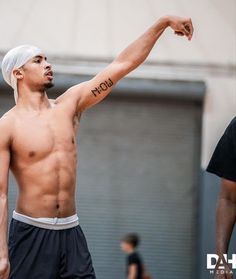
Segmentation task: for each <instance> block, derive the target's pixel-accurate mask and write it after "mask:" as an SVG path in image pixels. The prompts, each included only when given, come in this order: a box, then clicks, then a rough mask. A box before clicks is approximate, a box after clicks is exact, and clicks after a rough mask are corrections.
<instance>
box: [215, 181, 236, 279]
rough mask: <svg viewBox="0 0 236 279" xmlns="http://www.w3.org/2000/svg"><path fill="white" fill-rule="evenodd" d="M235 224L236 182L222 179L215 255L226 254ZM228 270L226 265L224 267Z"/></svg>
mask: <svg viewBox="0 0 236 279" xmlns="http://www.w3.org/2000/svg"><path fill="white" fill-rule="evenodd" d="M235 222H236V182H233V181H230V180H227V179H222V185H221V190H220V194H219V198H218V202H217V210H216V253H217V254H218V255H219V256H220V257H222V256H223V254H227V252H228V247H229V243H230V238H231V235H232V232H233V229H234V225H235ZM225 267H226V269H228V266H227V264H226V265H225ZM215 278H217V279H218V278H222V279H223V278H225V279H226V278H227V279H228V278H232V277H231V275H220V274H219V275H216V276H215Z"/></svg>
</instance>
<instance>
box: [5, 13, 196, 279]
mask: <svg viewBox="0 0 236 279" xmlns="http://www.w3.org/2000/svg"><path fill="white" fill-rule="evenodd" d="M167 27H171V28H172V29H173V30H174V32H175V34H177V35H180V36H186V37H187V38H188V39H189V40H191V38H192V34H193V27H192V23H191V19H190V18H180V17H176V16H164V17H162V18H160V19H159V20H158V21H157V22H155V23H154V24H153V25H152V26H151V27H150V28H149V29H148V30H147V31H146V32H145V33H144V34H143V35H142V36H140V37H139V38H138V39H137V40H135V41H134V42H133V43H132V44H130V45H129V46H128V47H127V48H126V49H125V50H124V51H122V52H121V53H120V55H119V56H118V57H117V58H116V59H115V60H114V61H113V62H112V63H111V64H110V65H108V66H107V67H106V68H105V69H104V70H103V71H101V72H100V73H98V74H97V75H96V76H95V77H94V78H93V79H91V80H89V81H87V82H83V83H81V84H79V85H76V86H73V87H71V88H69V89H68V90H67V91H66V92H65V93H63V94H62V95H60V96H59V97H58V98H56V99H55V100H52V99H48V96H47V93H46V91H45V90H46V89H47V88H50V87H51V86H52V85H53V72H52V68H51V65H50V64H49V63H48V61H47V58H46V56H45V55H44V54H43V53H42V52H40V50H38V49H37V48H36V47H32V46H20V47H18V48H17V49H13V50H11V51H10V53H8V54H7V56H5V58H4V60H3V65H2V70H3V76H4V78H5V80H6V81H7V82H8V83H9V84H10V85H11V86H12V87H13V88H14V92H15V93H14V96H15V100H16V102H17V103H16V106H14V107H13V108H12V109H11V110H9V111H8V112H7V113H5V114H4V115H3V117H2V118H1V119H0V135H1V137H0V279H7V278H10V279H13V278H14V279H34V278H43V279H58V278H84V279H85V278H87V279H92V278H95V273H94V269H93V266H92V261H91V256H90V253H89V251H88V248H87V245H86V240H85V237H84V235H83V233H82V231H81V228H80V226H79V225H78V216H77V214H76V203H75V185H76V162H77V156H76V154H77V152H76V132H77V131H78V128H79V119H80V116H81V113H82V112H83V111H85V110H86V109H88V108H89V107H91V106H93V105H95V104H97V103H99V102H100V101H101V100H102V99H104V98H105V97H106V96H107V95H108V94H109V93H110V92H111V90H112V88H113V87H114V85H115V84H116V83H117V82H118V81H119V80H120V79H121V78H123V77H124V76H125V75H127V74H128V73H129V72H131V71H132V70H134V69H135V68H136V67H138V66H139V65H140V64H141V63H142V62H143V61H144V60H145V59H146V58H147V56H148V54H149V53H150V51H151V49H152V48H153V46H154V45H155V43H156V41H157V40H158V38H159V37H160V36H161V34H162V33H163V32H164V30H165V29H166V28H167ZM21 60H22V61H23V62H21V63H20V62H19V61H21ZM24 60H26V61H24ZM21 64H22V65H21ZM9 168H10V169H11V171H12V173H13V174H14V176H15V178H16V181H17V184H18V187H19V195H18V198H17V204H16V209H15V211H14V212H13V216H12V219H11V223H10V230H9V242H8V243H7V224H8V196H7V193H8V172H9ZM8 246H9V247H8ZM9 274H10V275H9Z"/></svg>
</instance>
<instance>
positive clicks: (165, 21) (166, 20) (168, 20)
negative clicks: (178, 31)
mask: <svg viewBox="0 0 236 279" xmlns="http://www.w3.org/2000/svg"><path fill="white" fill-rule="evenodd" d="M160 21H161V22H162V23H163V25H164V27H165V28H167V27H169V26H170V23H171V16H169V15H165V16H162V17H161V18H160Z"/></svg>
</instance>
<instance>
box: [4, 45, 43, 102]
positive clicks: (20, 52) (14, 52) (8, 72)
mask: <svg viewBox="0 0 236 279" xmlns="http://www.w3.org/2000/svg"><path fill="white" fill-rule="evenodd" d="M41 53H42V51H41V50H40V49H39V48H37V47H35V46H31V45H22V46H18V47H15V48H13V49H11V50H9V51H8V52H7V54H6V55H5V56H4V58H3V60H2V75H3V78H4V80H5V81H6V82H7V83H8V84H9V85H10V86H11V87H12V88H13V89H14V98H15V102H17V99H18V92H17V79H16V78H15V77H14V75H13V70H14V69H17V68H20V67H22V66H23V65H24V64H25V63H26V62H27V61H29V60H30V59H32V58H33V57H35V56H37V55H39V54H41Z"/></svg>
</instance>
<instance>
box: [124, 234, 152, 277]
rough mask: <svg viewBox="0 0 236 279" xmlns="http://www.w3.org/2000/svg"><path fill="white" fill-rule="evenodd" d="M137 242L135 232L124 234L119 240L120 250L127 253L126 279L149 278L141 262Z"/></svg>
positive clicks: (137, 238)
mask: <svg viewBox="0 0 236 279" xmlns="http://www.w3.org/2000/svg"><path fill="white" fill-rule="evenodd" d="M139 244H140V237H139V236H138V235H137V234H135V233H131V234H127V235H125V236H124V237H123V239H122V240H121V243H120V246H121V250H122V251H123V252H124V253H126V254H127V258H126V274H127V279H151V277H150V275H149V274H148V273H147V271H146V268H145V266H144V264H143V260H142V258H141V256H140V253H139V252H138V251H137V248H138V246H139Z"/></svg>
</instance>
